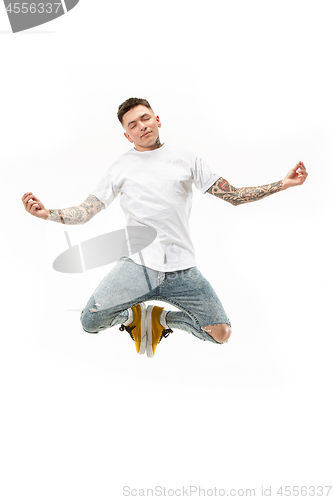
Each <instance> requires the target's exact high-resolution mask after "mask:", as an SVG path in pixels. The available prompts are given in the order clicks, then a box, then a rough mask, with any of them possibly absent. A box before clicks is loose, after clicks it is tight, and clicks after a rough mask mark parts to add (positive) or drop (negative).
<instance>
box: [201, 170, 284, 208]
mask: <svg viewBox="0 0 333 500" xmlns="http://www.w3.org/2000/svg"><path fill="white" fill-rule="evenodd" d="M284 189H286V188H285V187H284V184H283V181H282V180H281V181H277V182H274V183H272V184H265V185H264V186H257V187H242V188H235V187H234V186H232V185H231V184H229V182H228V181H227V180H226V179H223V177H220V179H218V180H217V181H216V182H215V184H213V185H212V186H211V187H210V188H209V189H208V190H207V193H210V194H212V195H214V196H217V197H218V198H222V199H223V200H225V201H227V202H229V203H231V204H232V205H235V206H236V205H242V204H243V203H250V202H251V201H257V200H261V199H262V198H266V197H267V196H270V195H271V194H274V193H278V192H279V191H282V190H284Z"/></svg>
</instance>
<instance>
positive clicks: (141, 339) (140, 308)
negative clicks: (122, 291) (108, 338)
mask: <svg viewBox="0 0 333 500" xmlns="http://www.w3.org/2000/svg"><path fill="white" fill-rule="evenodd" d="M119 330H120V331H123V330H126V331H127V332H128V333H129V334H130V336H131V337H132V339H133V340H134V342H135V348H136V352H137V353H138V354H144V353H145V352H146V344H147V326H146V306H145V304H144V303H141V304H137V305H136V306H133V307H131V308H130V309H128V319H127V321H125V323H123V324H122V325H121V327H120V328H119Z"/></svg>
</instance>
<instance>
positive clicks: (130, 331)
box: [119, 325, 135, 340]
mask: <svg viewBox="0 0 333 500" xmlns="http://www.w3.org/2000/svg"><path fill="white" fill-rule="evenodd" d="M134 328H135V326H125V325H121V326H120V327H119V330H120V331H121V332H122V331H123V330H126V331H127V332H128V333H129V334H130V336H131V338H132V340H134V337H133V333H132V331H133V329H134Z"/></svg>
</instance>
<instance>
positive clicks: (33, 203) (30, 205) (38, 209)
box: [22, 192, 50, 219]
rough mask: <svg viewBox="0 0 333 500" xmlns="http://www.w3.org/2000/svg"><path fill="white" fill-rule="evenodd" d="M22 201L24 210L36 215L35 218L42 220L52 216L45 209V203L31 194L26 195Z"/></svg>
mask: <svg viewBox="0 0 333 500" xmlns="http://www.w3.org/2000/svg"><path fill="white" fill-rule="evenodd" d="M22 201H23V205H24V208H25V209H26V211H27V212H29V214H31V215H34V216H35V217H38V218H40V219H47V217H48V216H49V215H50V211H49V210H48V209H47V208H45V207H44V205H43V203H42V202H41V201H40V200H39V199H38V198H36V196H35V195H34V194H32V193H31V192H29V193H25V194H24V195H23V196H22Z"/></svg>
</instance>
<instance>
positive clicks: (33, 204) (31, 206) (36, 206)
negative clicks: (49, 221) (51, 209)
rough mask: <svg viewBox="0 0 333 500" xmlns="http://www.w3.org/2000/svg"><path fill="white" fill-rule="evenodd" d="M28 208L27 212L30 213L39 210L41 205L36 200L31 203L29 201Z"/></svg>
mask: <svg viewBox="0 0 333 500" xmlns="http://www.w3.org/2000/svg"><path fill="white" fill-rule="evenodd" d="M27 207H28V208H27V210H28V212H29V211H30V210H32V209H34V210H36V209H37V208H39V205H38V203H36V202H35V201H34V200H31V201H28V203H27Z"/></svg>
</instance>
